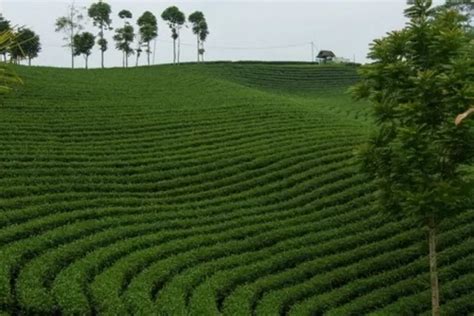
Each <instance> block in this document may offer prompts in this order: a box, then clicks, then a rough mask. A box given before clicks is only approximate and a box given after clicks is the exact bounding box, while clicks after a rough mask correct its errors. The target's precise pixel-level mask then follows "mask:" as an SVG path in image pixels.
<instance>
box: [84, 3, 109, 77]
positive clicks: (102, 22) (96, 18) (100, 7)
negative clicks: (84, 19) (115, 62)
mask: <svg viewBox="0 0 474 316" xmlns="http://www.w3.org/2000/svg"><path fill="white" fill-rule="evenodd" d="M111 12H112V9H111V7H110V5H109V4H107V3H105V2H103V1H102V0H100V1H99V2H97V3H93V4H92V5H91V6H90V7H89V10H88V14H89V17H90V18H91V19H92V21H93V23H94V25H95V26H97V27H98V28H99V29H100V32H99V40H98V41H97V44H98V45H99V48H100V51H101V65H102V68H104V52H105V51H106V50H107V40H106V39H105V38H104V31H105V30H107V29H112V28H111V24H112V19H111V18H110V13H111Z"/></svg>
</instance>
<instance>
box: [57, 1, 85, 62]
mask: <svg viewBox="0 0 474 316" xmlns="http://www.w3.org/2000/svg"><path fill="white" fill-rule="evenodd" d="M83 19H84V15H83V14H82V13H81V11H80V10H79V9H77V8H76V7H75V5H74V2H73V3H72V4H71V5H69V6H68V14H67V16H62V17H59V18H58V19H57V20H56V32H63V33H64V34H65V37H64V40H65V41H66V46H67V47H69V48H70V49H71V68H74V46H73V42H74V35H76V34H77V33H78V32H80V31H81V30H82V29H84V27H83V26H82V24H81V22H82V20H83Z"/></svg>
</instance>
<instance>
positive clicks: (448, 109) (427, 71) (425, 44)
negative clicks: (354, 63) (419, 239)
mask: <svg viewBox="0 0 474 316" xmlns="http://www.w3.org/2000/svg"><path fill="white" fill-rule="evenodd" d="M405 15H406V16H407V17H408V18H409V20H410V21H409V23H408V24H407V26H406V27H405V28H404V29H402V30H401V31H394V32H391V33H388V35H387V36H386V37H385V38H382V39H377V40H375V41H374V43H373V44H372V46H371V48H370V53H369V58H371V59H372V60H374V63H372V64H370V65H366V66H363V67H362V69H361V76H362V80H361V82H360V83H359V84H358V85H356V86H355V87H353V88H352V92H353V93H354V95H355V96H356V97H357V98H367V99H369V100H370V101H372V103H373V104H374V110H375V118H376V124H377V126H378V130H377V132H376V134H375V135H374V136H373V137H372V139H371V141H370V142H369V143H368V144H367V145H366V146H365V147H364V148H363V149H362V150H361V157H362V158H363V159H362V160H363V169H364V170H365V171H367V172H368V173H370V174H371V175H372V176H373V177H374V178H375V180H376V184H377V186H378V189H379V202H380V203H381V206H382V207H383V208H384V209H385V210H387V211H391V212H392V213H394V214H397V215H398V216H409V217H412V218H414V219H415V218H416V219H417V220H419V222H420V224H424V225H425V227H427V230H428V241H429V243H428V244H429V266H430V279H431V291H432V311H433V315H439V313H440V308H439V286H438V274H437V254H436V235H437V230H438V227H439V223H440V221H442V220H443V219H444V218H447V217H450V216H453V215H454V214H456V213H457V212H458V211H460V210H462V209H463V208H465V204H466V203H471V201H469V200H470V195H469V193H468V192H467V190H468V188H469V186H468V185H466V183H465V182H466V180H465V178H464V177H463V174H462V172H461V171H460V166H461V164H463V163H466V162H468V161H469V160H471V159H472V156H473V153H474V148H473V147H474V146H473V143H474V141H473V139H472V136H473V135H472V132H471V130H470V129H469V127H467V126H463V125H460V126H456V125H455V124H453V120H454V118H455V117H456V115H457V114H459V113H462V112H464V111H466V110H467V109H468V108H469V105H470V104H472V100H473V99H474V89H473V85H472V83H473V81H474V71H473V68H474V59H473V58H474V54H473V52H474V47H473V44H472V43H471V42H470V40H469V37H468V35H467V33H466V29H465V23H466V18H465V16H463V15H461V14H460V13H459V12H458V11H457V10H450V9H447V8H444V9H443V10H433V8H432V1H431V0H415V1H413V5H411V6H410V7H409V8H408V9H406V11H405Z"/></svg>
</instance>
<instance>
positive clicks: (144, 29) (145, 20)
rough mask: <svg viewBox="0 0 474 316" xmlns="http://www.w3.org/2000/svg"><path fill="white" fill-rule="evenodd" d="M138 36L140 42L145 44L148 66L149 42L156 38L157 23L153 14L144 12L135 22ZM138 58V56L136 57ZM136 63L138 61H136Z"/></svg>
mask: <svg viewBox="0 0 474 316" xmlns="http://www.w3.org/2000/svg"><path fill="white" fill-rule="evenodd" d="M137 24H138V27H139V30H138V31H139V34H140V42H141V43H146V47H147V49H146V53H147V56H148V65H150V54H151V46H150V42H151V41H152V40H154V39H155V38H156V37H157V36H158V21H157V20H156V17H155V15H154V14H153V13H151V12H150V11H145V12H144V13H143V14H142V15H141V16H140V17H139V18H138V20H137ZM137 57H138V55H137ZM137 62H138V60H137Z"/></svg>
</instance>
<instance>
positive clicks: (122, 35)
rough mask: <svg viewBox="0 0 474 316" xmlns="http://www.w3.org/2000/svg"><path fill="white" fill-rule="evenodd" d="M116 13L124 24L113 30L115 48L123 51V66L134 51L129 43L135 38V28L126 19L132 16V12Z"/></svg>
mask: <svg viewBox="0 0 474 316" xmlns="http://www.w3.org/2000/svg"><path fill="white" fill-rule="evenodd" d="M118 15H119V17H120V18H121V19H123V20H124V25H123V27H121V28H118V29H116V30H115V35H114V40H115V42H116V47H117V49H118V50H121V51H122V52H123V60H122V64H123V67H128V58H129V56H130V55H132V54H133V52H134V49H133V48H132V45H131V44H132V43H133V40H134V39H135V30H134V28H133V26H132V25H130V23H129V22H128V21H127V19H131V18H132V17H133V16H132V13H131V12H130V11H127V10H122V11H120V12H119V14H118Z"/></svg>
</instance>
